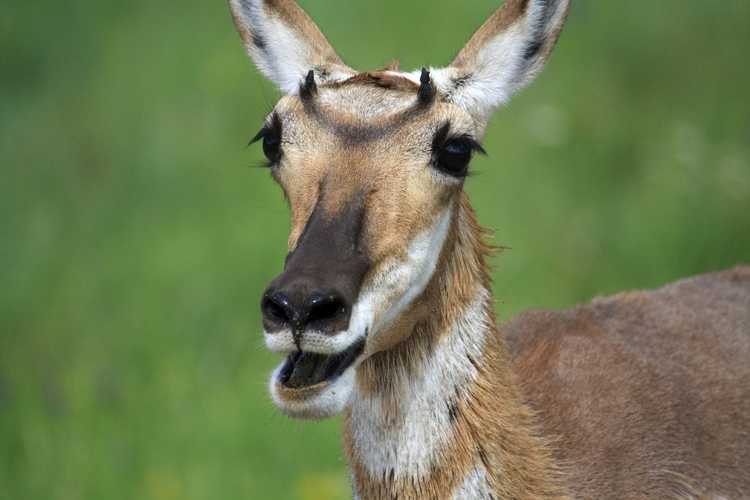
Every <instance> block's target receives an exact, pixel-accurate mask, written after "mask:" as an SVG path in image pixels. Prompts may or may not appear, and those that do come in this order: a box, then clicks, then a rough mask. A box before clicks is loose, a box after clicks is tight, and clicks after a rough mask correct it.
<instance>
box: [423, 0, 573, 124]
mask: <svg viewBox="0 0 750 500" xmlns="http://www.w3.org/2000/svg"><path fill="white" fill-rule="evenodd" d="M569 8H570V0H506V2H505V4H504V5H503V6H502V7H501V8H500V9H498V10H497V12H495V13H494V14H493V15H492V17H490V18H489V19H488V20H487V21H486V22H485V23H484V24H483V25H482V27H481V28H479V30H478V31H477V32H476V33H475V34H474V36H473V37H472V38H471V40H469V43H467V44H466V46H465V47H464V48H463V49H462V50H461V52H459V54H458V56H456V58H455V59H454V61H453V62H452V63H451V65H450V66H449V67H447V68H443V69H437V70H433V72H432V77H433V79H434V81H435V84H436V85H437V87H438V89H439V90H440V92H441V93H442V94H443V95H444V96H445V98H446V99H448V100H449V101H452V102H454V103H455V104H457V105H459V106H461V107H463V108H464V109H466V110H467V111H469V113H471V114H472V115H474V116H475V117H476V118H477V119H478V120H479V121H480V122H482V123H486V121H487V120H488V119H489V116H490V114H491V113H492V111H494V109H495V108H497V107H498V106H500V105H502V104H505V103H506V102H508V100H510V98H511V97H512V96H513V95H514V94H515V93H516V92H518V91H519V90H521V89H522V88H524V87H525V86H526V85H528V84H529V83H531V81H532V80H533V79H534V77H536V75H537V74H539V72H540V71H541V69H542V68H543V67H544V63H545V62H546V61H547V59H548V57H549V55H550V53H551V52H552V49H553V48H554V47H555V44H556V43H557V39H558V37H559V36H560V31H561V30H562V27H563V24H565V18H566V17H567V14H568V10H569Z"/></svg>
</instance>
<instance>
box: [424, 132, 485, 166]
mask: <svg viewBox="0 0 750 500" xmlns="http://www.w3.org/2000/svg"><path fill="white" fill-rule="evenodd" d="M449 134H450V123H446V124H445V125H443V126H442V127H441V128H440V129H439V130H438V131H437V133H436V134H435V138H434V140H433V143H432V155H433V159H432V161H433V166H434V167H435V168H436V169H438V170H440V171H441V172H443V173H445V174H447V175H450V176H452V177H457V178H463V177H466V176H467V175H468V173H469V162H470V161H471V157H472V155H473V154H474V151H479V152H480V153H484V150H483V149H482V146H480V145H479V143H478V142H477V141H475V140H474V139H473V138H472V137H471V136H468V135H462V136H458V137H450V136H449Z"/></svg>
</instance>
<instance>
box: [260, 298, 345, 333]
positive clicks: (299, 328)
mask: <svg viewBox="0 0 750 500" xmlns="http://www.w3.org/2000/svg"><path fill="white" fill-rule="evenodd" d="M261 312H262V314H263V322H264V324H265V327H266V330H268V331H270V332H273V331H278V330H283V329H287V328H291V329H292V331H293V332H295V333H302V332H304V331H307V330H313V331H320V332H323V333H329V334H334V333H337V332H339V331H341V330H344V329H346V328H347V326H348V324H349V316H350V314H351V305H350V304H349V303H347V301H346V299H344V297H343V295H342V294H340V293H338V292H336V291H332V290H329V291H313V292H311V293H304V291H302V290H295V289H293V288H291V289H287V290H284V289H275V288H269V289H268V290H267V291H266V293H265V294H264V295H263V300H262V301H261Z"/></svg>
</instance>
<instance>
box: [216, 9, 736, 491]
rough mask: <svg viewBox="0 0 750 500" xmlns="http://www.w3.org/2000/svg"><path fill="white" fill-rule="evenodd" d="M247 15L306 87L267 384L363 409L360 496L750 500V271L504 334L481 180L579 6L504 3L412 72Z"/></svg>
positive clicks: (330, 410) (351, 431) (318, 404)
mask: <svg viewBox="0 0 750 500" xmlns="http://www.w3.org/2000/svg"><path fill="white" fill-rule="evenodd" d="M229 4H230V7H231V11H232V14H233V17H234V21H235V24H236V26H237V29H238V30H239V33H240V35H241V37H242V40H243V41H244V44H245V47H246V48H247V51H248V52H249V54H250V56H251V57H252V59H253V60H254V61H255V63H256V65H257V66H258V67H259V69H260V70H261V71H262V72H263V73H264V74H265V75H266V76H267V77H268V78H270V79H271V80H272V81H273V82H275V83H276V84H277V85H278V86H279V87H280V89H281V91H282V92H283V93H284V94H285V96H284V97H282V98H281V100H280V101H279V102H278V104H276V106H275V108H274V110H273V111H272V112H271V113H270V114H269V115H268V117H267V119H266V121H265V124H264V125H263V127H262V129H261V131H260V133H259V134H258V135H257V137H256V139H257V140H259V141H262V143H263V150H264V152H265V155H266V156H267V158H268V161H269V167H270V171H271V173H272V175H273V177H274V179H275V180H276V181H277V182H278V183H279V184H280V185H281V187H282V188H283V191H284V193H285V195H286V197H287V198H288V200H289V204H290V207H291V234H290V236H289V254H288V256H287V259H286V264H285V268H284V272H283V273H282V274H281V275H280V276H279V277H278V278H276V279H275V280H274V281H273V282H272V283H271V285H270V286H269V287H268V289H267V290H266V292H265V294H264V296H263V299H262V304H261V308H262V313H263V323H264V329H265V341H266V344H267V346H268V348H269V349H270V350H272V351H274V352H278V353H283V354H284V355H286V356H287V357H286V359H285V361H284V362H283V363H282V364H281V365H280V366H279V367H278V368H277V369H276V370H275V371H274V373H273V375H272V377H271V382H270V391H271V394H272V397H273V400H274V402H275V403H276V405H277V406H278V407H279V408H280V409H281V411H283V412H284V413H286V414H288V415H290V416H292V417H298V418H312V419H317V418H324V417H329V416H333V415H336V414H339V413H343V415H344V422H343V428H344V444H345V451H346V455H347V458H348V461H349V464H350V468H351V476H352V482H353V489H354V496H355V497H356V498H362V499H380V498H387V499H391V498H398V499H410V498H420V499H422V498H425V499H432V498H455V499H480V498H481V499H535V498H590V499H604V498H612V499H628V498H654V499H661V498H696V499H697V498H715V499H719V498H732V499H739V498H750V268H748V267H739V268H736V269H734V270H732V271H727V272H724V273H719V274H713V275H706V276H701V277H697V278H693V279H688V280H685V281H681V282H678V283H675V284H672V285H669V286H667V287H665V288H662V289H660V290H657V291H653V292H633V293H625V294H621V295H617V296H615V297H611V298H606V299H597V300H595V301H594V302H592V303H591V304H588V305H584V306H580V307H577V308H575V309H573V310H571V311H566V312H530V313H526V314H522V315H521V316H519V317H517V318H516V319H515V320H513V321H511V322H510V323H509V324H507V325H504V326H501V327H500V328H499V329H498V328H496V326H495V317H494V312H493V299H492V294H491V292H490V280H489V274H488V270H487V264H486V262H487V259H488V255H489V254H490V248H489V247H488V245H487V244H486V243H485V234H484V232H483V231H482V229H481V228H480V227H479V225H478V224H477V222H476V218H475V216H474V212H473V211H472V208H471V206H470V204H469V201H468V199H467V197H466V195H465V194H464V192H463V189H462V188H463V184H464V179H465V177H466V175H467V170H468V165H469V162H470V160H471V157H472V155H473V154H475V153H481V152H482V147H481V146H480V143H479V141H480V139H481V137H482V135H483V133H484V131H485V128H486V125H487V121H488V119H489V117H490V114H491V113H492V111H493V110H494V109H495V108H497V107H498V106H500V105H502V104H503V103H505V102H507V101H508V99H509V98H510V97H511V96H512V95H513V94H514V93H516V92H518V91H519V90H520V89H522V88H523V87H524V86H526V85H527V84H528V83H529V82H530V81H531V80H532V79H533V78H534V77H535V76H536V75H537V74H538V73H539V71H540V70H541V69H542V66H543V65H544V63H545V61H546V59H547V58H548V57H549V55H550V52H551V51H552V49H553V47H554V45H555V44H556V41H557V39H558V36H559V34H560V31H561V29H562V26H563V23H564V21H565V18H566V15H567V13H568V8H569V0H507V1H506V2H505V4H504V5H503V6H502V7H501V8H500V9H499V10H498V11H497V12H496V13H495V14H494V15H492V17H490V18H489V20H488V21H487V22H486V23H485V24H484V25H483V26H482V27H481V28H480V29H479V30H478V31H477V32H476V34H475V35H474V36H473V37H472V38H471V40H470V41H469V42H468V44H467V45H466V46H465V47H464V48H463V49H462V50H461V51H460V52H459V53H458V55H457V56H456V58H455V59H454V61H453V62H452V63H451V65H450V66H448V67H446V68H440V69H434V68H433V69H429V70H428V69H423V70H421V71H416V72H411V73H407V72H400V71H399V70H398V68H397V65H395V64H394V65H392V66H391V67H388V68H386V69H383V70H379V71H371V72H366V73H359V72H356V71H354V70H352V69H351V68H349V67H348V66H346V65H345V64H344V63H343V62H342V60H341V59H340V58H339V57H338V56H337V55H336V52H335V51H334V50H333V48H332V47H331V46H330V45H329V43H328V41H327V40H326V38H325V37H324V36H323V34H322V33H321V32H320V30H319V29H318V27H317V26H316V25H315V24H314V23H313V21H312V20H311V19H310V18H309V17H308V16H307V14H306V13H305V12H304V11H303V10H302V9H301V8H300V7H299V6H298V5H297V4H296V3H295V2H294V1H293V0H229Z"/></svg>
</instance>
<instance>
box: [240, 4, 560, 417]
mask: <svg viewBox="0 0 750 500" xmlns="http://www.w3.org/2000/svg"><path fill="white" fill-rule="evenodd" d="M229 4H230V8H231V11H232V14H233V17H234V21H235V24H236V26H237V29H238V30H239V33H240V35H241V37H242V40H243V41H244V45H245V47H246V49H247V51H248V53H249V55H250V56H251V58H252V60H253V61H254V62H255V64H256V65H257V66H258V68H259V69H260V70H261V72H263V74H264V75H265V76H267V77H268V78H269V79H270V80H271V81H273V82H274V83H276V84H277V85H278V87H279V88H280V89H281V91H282V92H283V94H284V96H283V97H282V98H281V99H280V100H279V102H278V103H277V104H276V106H275V107H274V109H273V111H272V112H271V113H270V114H269V115H268V116H267V117H266V119H265V123H264V124H263V126H262V128H261V130H260V132H259V133H258V135H257V137H256V140H257V141H259V142H262V145H263V151H264V153H265V155H266V157H267V158H268V167H269V169H270V171H271V175H272V177H273V179H274V180H275V181H276V182H277V183H278V184H279V185H280V186H281V188H282V190H283V191H284V194H285V195H286V198H287V199H288V201H289V205H290V209H291V233H290V235H289V241H288V247H289V253H288V255H287V258H286V263H285V266H284V271H283V272H282V273H281V275H279V276H278V277H277V278H276V279H274V280H273V281H272V282H271V284H270V286H269V287H268V289H267V290H266V291H265V293H264V294H263V298H262V303H261V309H262V314H263V326H264V330H265V332H264V335H265V341H266V345H267V346H268V348H269V349H270V350H271V351H274V352H278V353H283V354H285V355H286V356H287V357H286V359H285V360H284V362H283V363H282V364H281V365H280V366H279V367H278V368H277V369H276V370H275V371H274V373H273V374H272V376H271V382H270V390H271V394H272V397H273V399H274V402H275V403H276V404H277V406H278V407H279V408H280V409H281V410H282V411H283V412H285V413H286V414H288V415H290V416H294V417H300V418H322V417H328V416H332V415H335V414H337V413H339V412H340V411H342V410H343V409H344V408H345V407H346V405H347V404H348V402H349V401H350V398H351V397H352V394H353V392H354V390H355V380H356V371H357V367H358V366H359V364H360V363H362V362H363V360H365V359H367V358H368V357H370V356H373V355H375V354H377V353H380V352H382V351H385V350H388V349H391V348H393V347H394V346H395V345H397V344H398V343H400V342H403V341H404V340H405V337H406V336H408V335H409V332H411V330H412V329H411V328H408V323H409V322H410V321H417V320H418V318H413V319H410V318H408V317H407V316H408V314H407V312H408V309H409V306H410V304H412V302H413V301H414V300H415V299H416V298H418V297H419V296H420V294H422V293H423V291H424V290H425V287H426V286H427V285H428V283H429V282H430V280H431V278H432V277H433V275H434V274H435V273H436V268H437V267H438V262H439V260H440V256H441V252H442V251H443V250H444V246H445V242H446V240H447V236H448V235H449V234H450V231H451V228H452V226H453V225H454V224H456V221H457V212H458V210H459V207H460V200H461V197H462V189H463V185H464V180H465V179H466V176H467V174H468V172H469V163H470V160H471V158H472V155H473V154H475V153H478V152H479V153H481V152H482V147H481V146H480V140H481V137H482V135H483V133H484V130H485V128H486V125H487V121H488V119H489V116H490V114H491V112H492V111H493V110H494V109H496V108H497V107H498V106H500V105H502V104H503V103H505V102H507V100H508V99H509V98H510V97H511V96H512V95H513V94H514V93H515V92H517V91H518V90H520V89H521V88H523V87H524V86H525V85H527V84H528V83H529V82H530V81H531V80H532V79H533V78H534V77H535V76H536V74H537V73H538V72H539V71H540V69H541V68H542V66H543V65H544V63H545V61H546V59H547V57H548V56H549V54H550V52H551V50H552V48H553V46H554V45H555V43H556V41H557V38H558V35H559V32H560V29H561V28H562V25H563V22H564V20H565V17H566V14H567V11H568V6H569V0H507V2H506V3H505V5H503V7H502V8H500V9H499V10H498V11H497V12H496V13H495V14H494V15H493V16H491V17H490V19H489V20H487V22H486V23H485V24H484V25H483V26H482V27H481V28H480V29H479V30H478V31H477V33H476V34H475V35H474V36H473V37H472V38H471V40H470V41H469V42H468V44H467V45H466V46H465V47H464V48H463V49H462V50H461V51H460V52H459V54H458V56H457V57H456V58H455V59H454V61H453V62H452V63H451V64H450V65H449V66H448V67H445V68H439V69H435V68H432V69H422V70H420V71H415V72H411V73H409V72H400V71H398V70H397V68H395V67H391V68H387V69H384V70H380V71H373V72H366V73H360V72H357V71H354V70H353V69H351V68H350V67H348V66H347V65H345V64H344V63H343V62H342V60H341V59H340V58H339V56H338V55H337V54H336V52H335V51H334V49H333V48H332V47H331V45H330V44H329V43H328V41H327V40H326V38H325V37H324V36H323V34H322V33H321V32H320V30H319V29H318V27H317V26H316V25H315V24H314V23H313V21H312V20H311V19H310V18H309V17H308V15H307V14H306V13H305V12H304V11H303V10H302V9H301V8H300V7H299V6H298V5H297V4H296V3H295V2H294V1H293V0H229ZM395 324H399V328H393V325H395ZM404 325H407V327H404Z"/></svg>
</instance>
